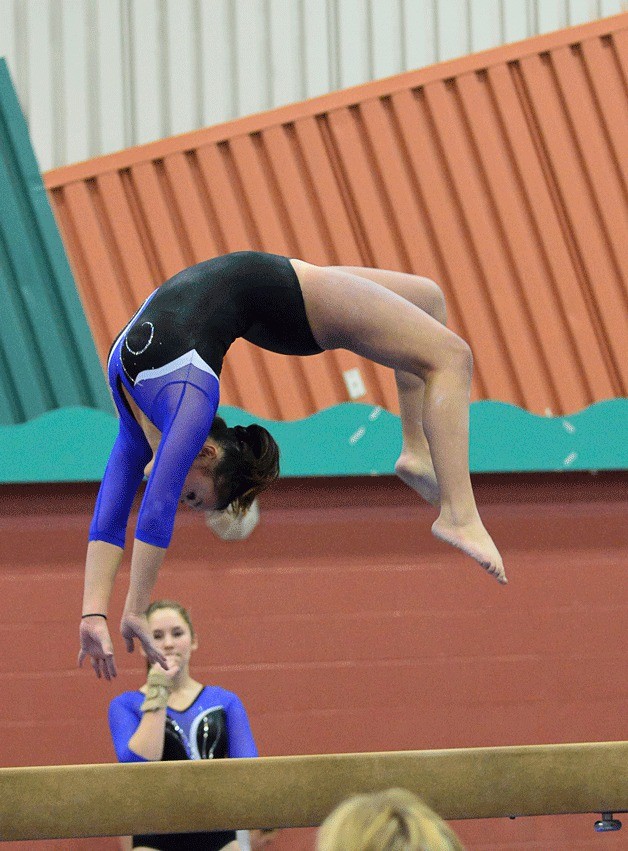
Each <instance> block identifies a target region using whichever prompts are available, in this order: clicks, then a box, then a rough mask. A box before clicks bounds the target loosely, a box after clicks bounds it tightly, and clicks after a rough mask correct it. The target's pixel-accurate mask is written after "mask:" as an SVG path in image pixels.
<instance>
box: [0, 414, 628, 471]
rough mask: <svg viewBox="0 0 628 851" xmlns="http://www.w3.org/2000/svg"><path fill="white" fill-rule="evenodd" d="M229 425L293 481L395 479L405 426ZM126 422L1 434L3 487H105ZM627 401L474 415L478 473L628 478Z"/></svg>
mask: <svg viewBox="0 0 628 851" xmlns="http://www.w3.org/2000/svg"><path fill="white" fill-rule="evenodd" d="M220 413H221V415H222V416H223V417H224V418H225V419H226V421H227V423H228V424H229V425H235V424H236V423H241V424H242V425H248V424H249V423H251V422H258V423H260V425H263V426H265V427H266V428H267V429H268V430H269V431H270V432H271V433H272V434H273V436H274V437H275V439H276V440H277V442H278V443H279V445H280V447H281V455H282V464H281V466H282V474H283V475H284V476H363V475H386V474H390V473H392V472H393V466H394V463H395V460H396V458H397V456H398V454H399V449H400V447H401V433H400V428H399V417H396V416H394V415H393V414H390V413H388V411H385V410H383V409H382V408H378V407H373V406H372V405H364V404H361V403H357V402H346V403H344V404H341V405H336V406H335V407H333V408H328V409H327V410H325V411H320V412H319V413H317V414H314V415H312V416H311V417H307V418H306V419H304V420H296V421H294V422H277V421H275V420H264V419H262V418H260V417H253V416H251V415H250V414H248V413H247V412H246V411H241V410H240V409H239V408H232V407H226V406H225V407H222V408H221V411H220ZM116 432H117V421H116V419H115V418H114V417H113V416H111V415H110V414H106V413H104V412H102V411H96V410H94V409H92V408H61V409H58V410H55V411H49V412H47V413H45V414H42V416H40V417H37V418H36V419H33V420H30V421H29V422H27V423H22V424H20V425H14V426H1V427H0V482H2V483H9V482H67V481H98V480H99V479H100V478H101V477H102V474H103V471H104V469H105V465H106V463H107V458H108V456H109V450H110V448H111V446H112V444H113V441H114V440H115V436H116ZM627 434H628V399H610V400H608V401H605V402H598V403H596V404H595V405H591V407H589V408H585V409H584V410H583V411H580V412H579V413H577V414H573V415H570V416H568V417H539V416H536V415H535V414H530V413H528V412H527V411H523V410H521V409H520V408H516V407H514V406H513V405H507V404H505V403H504V402H474V403H473V404H472V405H471V453H470V466H471V471H472V472H474V473H507V472H550V471H551V472H554V471H557V470H624V469H628V440H627V439H626V435H627Z"/></svg>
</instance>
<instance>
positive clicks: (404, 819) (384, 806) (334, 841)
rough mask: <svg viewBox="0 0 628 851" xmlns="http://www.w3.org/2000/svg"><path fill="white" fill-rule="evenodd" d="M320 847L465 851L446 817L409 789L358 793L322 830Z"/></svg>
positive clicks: (333, 849) (344, 850)
mask: <svg viewBox="0 0 628 851" xmlns="http://www.w3.org/2000/svg"><path fill="white" fill-rule="evenodd" d="M316 848H317V851H464V849H463V846H462V844H461V843H460V840H459V839H458V837H457V836H456V834H455V833H454V832H453V830H452V829H451V828H450V827H449V825H447V823H446V822H444V821H443V819H442V818H441V817H440V816H438V815H437V814H436V813H435V812H434V811H433V810H431V809H430V808H429V807H428V806H427V804H425V803H423V801H421V799H420V798H418V797H417V796H416V795H414V794H412V792H409V791H408V790H407V789H387V790H386V791H384V792H373V793H371V794H368V795H355V796H354V797H352V798H349V799H348V800H347V801H344V802H343V803H342V804H340V805H339V806H338V807H337V808H336V809H335V810H334V811H333V812H332V813H331V815H329V816H328V817H327V818H326V819H325V821H324V822H323V824H322V826H321V828H320V830H319V832H318V842H317V846H316Z"/></svg>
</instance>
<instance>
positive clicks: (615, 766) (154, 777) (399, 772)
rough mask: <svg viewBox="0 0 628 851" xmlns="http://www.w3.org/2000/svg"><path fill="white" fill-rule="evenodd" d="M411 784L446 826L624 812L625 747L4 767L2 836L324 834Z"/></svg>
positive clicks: (627, 794) (627, 792) (627, 800)
mask: <svg viewBox="0 0 628 851" xmlns="http://www.w3.org/2000/svg"><path fill="white" fill-rule="evenodd" d="M391 786H403V787H405V788H407V789H410V790H412V791H414V792H416V793H417V794H419V795H420V796H421V797H422V798H423V799H424V800H425V801H426V802H427V803H428V804H429V805H430V806H431V807H432V808H433V809H434V810H436V812H438V813H439V814H440V815H441V816H443V817H444V818H446V819H472V818H495V817H500V816H503V817H505V816H530V815H552V814H559V813H600V812H603V811H604V812H606V811H612V812H621V811H626V810H628V742H601V743H586V744H567V745H532V746H521V747H501V748H471V749H464V750H463V749H458V750H432V751H401V752H390V753H362V754H331V755H321V756H283V757H281V756H280V757H260V758H259V759H224V760H215V761H209V760H206V761H187V762H186V761H183V762H159V763H141V764H137V763H135V764H125V765H65V766H63V765H62V766H49V767H43V766H42V767H32V768H3V769H0V839H2V840H25V839H26V840H28V839H30V840H35V839H55V838H70V837H86V836H108V835H114V836H117V835H126V834H132V833H168V832H185V831H201V830H216V829H229V828H255V827H311V826H315V825H319V824H320V823H321V822H322V821H323V820H324V819H325V817H326V816H327V815H328V814H329V812H331V810H332V809H333V808H334V807H335V806H336V805H337V804H338V803H339V802H340V801H342V800H344V799H345V798H346V797H348V796H349V795H351V794H353V793H356V792H367V791H373V790H376V789H385V788H388V787H391Z"/></svg>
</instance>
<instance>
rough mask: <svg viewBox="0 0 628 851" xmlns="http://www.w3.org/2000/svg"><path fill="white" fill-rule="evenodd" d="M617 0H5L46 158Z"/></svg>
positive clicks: (430, 57)
mask: <svg viewBox="0 0 628 851" xmlns="http://www.w3.org/2000/svg"><path fill="white" fill-rule="evenodd" d="M624 8H625V3H622V0H0V56H5V57H6V59H7V61H8V63H9V67H10V68H11V72H12V74H13V78H14V80H15V81H16V87H17V90H18V93H19V95H20V100H21V102H22V106H23V108H24V111H25V113H26V116H27V120H28V123H29V127H30V131H31V136H32V139H33V144H34V147H35V151H36V154H37V157H38V160H39V163H40V166H41V168H42V169H49V168H53V167H57V166H62V165H65V164H67V163H72V162H77V161H78V160H84V159H88V158H90V157H95V156H98V155H101V154H106V153H110V152H111V151H116V150H119V149H121V148H125V147H129V146H130V145H137V144H142V143H144V142H149V141H152V140H154V139H159V138H162V137H165V136H170V135H172V134H174V133H184V132H188V131H191V130H195V129H197V128H199V127H205V126H207V125H211V124H217V123H218V122H222V121H230V120H232V119H234V118H238V117H239V116H243V115H248V114H250V113H253V112H259V111H261V110H265V109H271V108H273V107H277V106H282V105H284V104H288V103H294V102H296V101H301V100H304V99H305V98H309V97H317V96H319V95H322V94H325V93H326V92H330V91H335V90H337V89H342V88H346V87H347V86H354V85H359V84H361V83H366V82H368V81H370V80H374V79H380V78H382V77H387V76H390V75H392V74H398V73H400V72H402V71H408V70H411V69H413V68H422V67H425V66H426V65H430V64H432V63H434V62H441V61H444V60H448V59H453V58H455V57H457V56H464V55H466V54H469V53H473V52H476V51H478V50H485V49H487V48H491V47H497V46H498V45H500V44H507V43H509V42H513V41H519V40H521V39H525V38H529V37H532V36H535V35H540V34H542V33H547V32H550V31H552V30H558V29H561V28H562V27H567V26H572V25H576V24H582V23H585V22H586V21H590V20H594V19H596V18H600V17H603V16H604V15H615V14H617V13H619V12H620V11H622V9H624Z"/></svg>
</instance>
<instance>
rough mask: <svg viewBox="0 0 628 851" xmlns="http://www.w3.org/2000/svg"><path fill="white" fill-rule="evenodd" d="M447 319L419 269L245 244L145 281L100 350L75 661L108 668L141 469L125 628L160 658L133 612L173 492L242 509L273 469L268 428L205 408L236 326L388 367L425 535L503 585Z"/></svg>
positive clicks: (152, 568)
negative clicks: (475, 484) (331, 262)
mask: <svg viewBox="0 0 628 851" xmlns="http://www.w3.org/2000/svg"><path fill="white" fill-rule="evenodd" d="M445 321H446V313H445V302H444V298H443V294H442V292H441V290H440V289H439V287H438V286H437V285H436V284H435V283H434V282H433V281H431V280H429V279H427V278H422V277H418V276H415V275H410V274H404V273H401V272H389V271H384V270H378V269H363V268H357V267H345V266H333V267H322V266H314V265H312V264H310V263H305V262H304V261H302V260H294V259H288V258H286V257H281V256H278V255H275V254H265V253H261V252H257V251H241V252H236V253H233V254H227V255H225V256H223V257H215V258H214V259H212V260H208V261H206V262H203V263H198V264H197V265H195V266H192V267H190V268H189V269H185V270H183V271H182V272H180V273H178V274H177V275H175V276H174V277H172V278H170V279H169V280H168V281H166V282H165V283H164V284H162V285H161V286H160V287H159V288H158V289H156V290H155V291H154V292H153V293H152V294H151V295H150V296H149V297H148V299H147V300H146V301H145V302H144V304H143V305H142V306H141V307H140V308H139V310H138V311H137V313H136V314H135V315H134V316H133V317H132V319H131V320H130V322H129V323H128V325H127V326H126V327H125V328H124V329H123V330H122V331H121V332H120V334H119V335H118V337H117V338H116V340H115V341H114V344H113V346H112V348H111V351H110V354H109V359H108V376H109V384H110V387H111V391H112V393H113V397H114V401H115V403H116V407H117V409H118V414H119V418H120V421H119V432H118V436H117V438H116V441H115V443H114V446H113V449H112V450H111V455H110V457H109V461H108V463H107V468H106V470H105V474H104V477H103V480H102V483H101V486H100V490H99V493H98V498H97V500H96V507H95V510H94V516H93V519H92V523H91V527H90V534H89V545H88V548H87V559H86V566H85V589H84V597H83V617H82V619H81V629H80V640H81V650H80V654H79V663H82V661H83V659H84V658H85V657H86V656H90V657H91V663H92V666H93V668H94V670H95V672H96V674H97V676H99V677H100V676H104V677H105V678H106V679H109V678H110V677H112V676H115V674H116V669H115V662H114V656H113V645H112V643H111V639H110V636H109V631H108V628H107V622H106V614H107V607H108V604H109V598H110V595H111V591H112V588H113V583H114V579H115V576H116V572H117V570H118V567H119V565H120V561H121V558H122V553H123V549H124V544H125V536H126V526H127V522H128V518H129V513H130V510H131V504H132V502H133V499H134V496H135V494H136V492H137V490H138V488H139V485H140V483H141V481H142V479H143V477H144V475H145V474H146V475H147V476H148V481H147V485H146V490H145V492H144V496H143V499H142V503H141V507H140V512H139V516H138V521H137V527H136V530H135V540H134V543H133V552H132V559H131V576H130V583H129V591H128V595H127V598H126V603H125V607H124V613H123V616H122V622H121V631H122V635H123V637H124V638H125V641H126V645H127V649H128V650H129V651H131V650H133V643H134V640H135V639H138V640H139V641H140V643H141V644H142V646H143V648H144V650H145V652H146V655H147V657H148V660H149V662H151V663H155V662H160V663H161V664H163V665H165V664H166V662H165V659H164V657H163V655H162V654H161V653H160V651H159V650H158V649H157V648H156V647H155V646H154V644H153V642H152V640H151V636H150V633H149V630H148V628H147V623H146V619H145V617H144V615H143V612H145V610H146V609H147V608H148V605H149V603H150V595H151V591H152V589H153V587H154V585H155V582H156V579H157V574H158V572H159V568H160V566H161V563H162V561H163V558H164V555H165V553H166V550H167V548H168V545H169V543H170V538H171V535H172V529H173V525H174V518H175V513H176V510H177V506H178V504H179V503H183V504H185V505H188V506H190V507H192V508H194V509H197V510H205V511H208V510H225V509H226V508H227V507H231V510H235V511H236V513H237V512H242V511H246V510H247V508H249V507H250V506H251V504H252V503H253V500H254V499H255V497H256V495H257V494H258V493H260V492H261V491H262V490H263V489H264V488H266V487H267V486H268V485H269V484H271V483H272V482H273V481H274V480H275V479H276V478H277V476H278V474H279V450H278V447H277V445H276V443H275V441H274V440H273V438H272V436H271V435H270V434H269V433H268V431H266V429H264V428H262V427H261V426H258V425H250V426H247V427H246V428H243V427H241V426H236V427H235V428H227V426H226V425H225V423H224V421H223V420H222V419H221V418H220V417H217V416H216V409H217V407H218V399H219V378H220V371H221V367H222V362H223V358H224V356H225V354H226V352H227V350H228V348H229V346H230V345H231V344H232V343H233V341H234V340H235V339H237V338H238V337H243V338H244V339H245V340H248V341H249V342H251V343H253V344H255V345H257V346H260V347H261V348H264V349H268V350H270V351H273V352H279V353H280V354H288V355H313V354H318V353H320V352H323V351H325V350H328V349H338V348H343V349H349V350H350V351H352V352H355V353H356V354H357V355H360V356H362V357H365V358H368V359H370V360H372V361H374V362H375V363H379V364H382V365H384V366H388V367H391V368H392V369H394V371H395V379H396V383H397V389H398V394H399V407H400V413H401V429H402V449H401V454H400V456H399V458H398V460H397V463H396V465H395V471H396V473H397V475H398V476H399V477H400V478H401V479H402V480H403V481H404V482H405V483H406V484H408V485H409V486H410V487H411V488H413V489H414V490H415V491H416V492H417V493H418V494H420V495H421V496H422V497H423V498H424V499H426V500H427V501H428V502H430V503H432V505H434V506H435V507H436V508H437V509H439V515H438V517H437V519H436V520H435V522H434V524H433V525H432V531H433V533H434V535H436V537H437V538H440V539H441V540H442V541H445V542H447V543H449V544H452V545H453V546H454V547H457V548H458V549H460V550H462V551H463V552H465V553H467V554H468V555H470V556H471V557H472V558H474V559H475V560H476V561H477V562H479V564H480V565H481V566H482V567H483V568H484V569H485V570H486V571H487V572H488V573H490V574H492V575H493V576H494V577H495V578H496V579H497V580H498V581H499V582H501V583H504V584H505V583H506V582H507V580H506V575H505V572H504V567H503V563H502V559H501V556H500V554H499V552H498V550H497V547H496V546H495V544H494V543H493V540H492V538H491V536H490V535H489V533H488V532H487V531H486V529H485V528H484V525H483V523H482V520H481V519H480V515H479V514H478V510H477V507H476V504H475V499H474V496H473V490H472V487H471V479H470V476H469V460H468V459H469V402H470V386H471V374H472V370H473V357H472V354H471V350H470V348H469V346H468V345H467V343H465V342H464V340H462V339H461V338H460V337H458V336H457V335H456V334H454V333H453V332H452V331H450V330H449V329H448V328H446V326H445ZM279 378H280V377H279Z"/></svg>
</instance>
